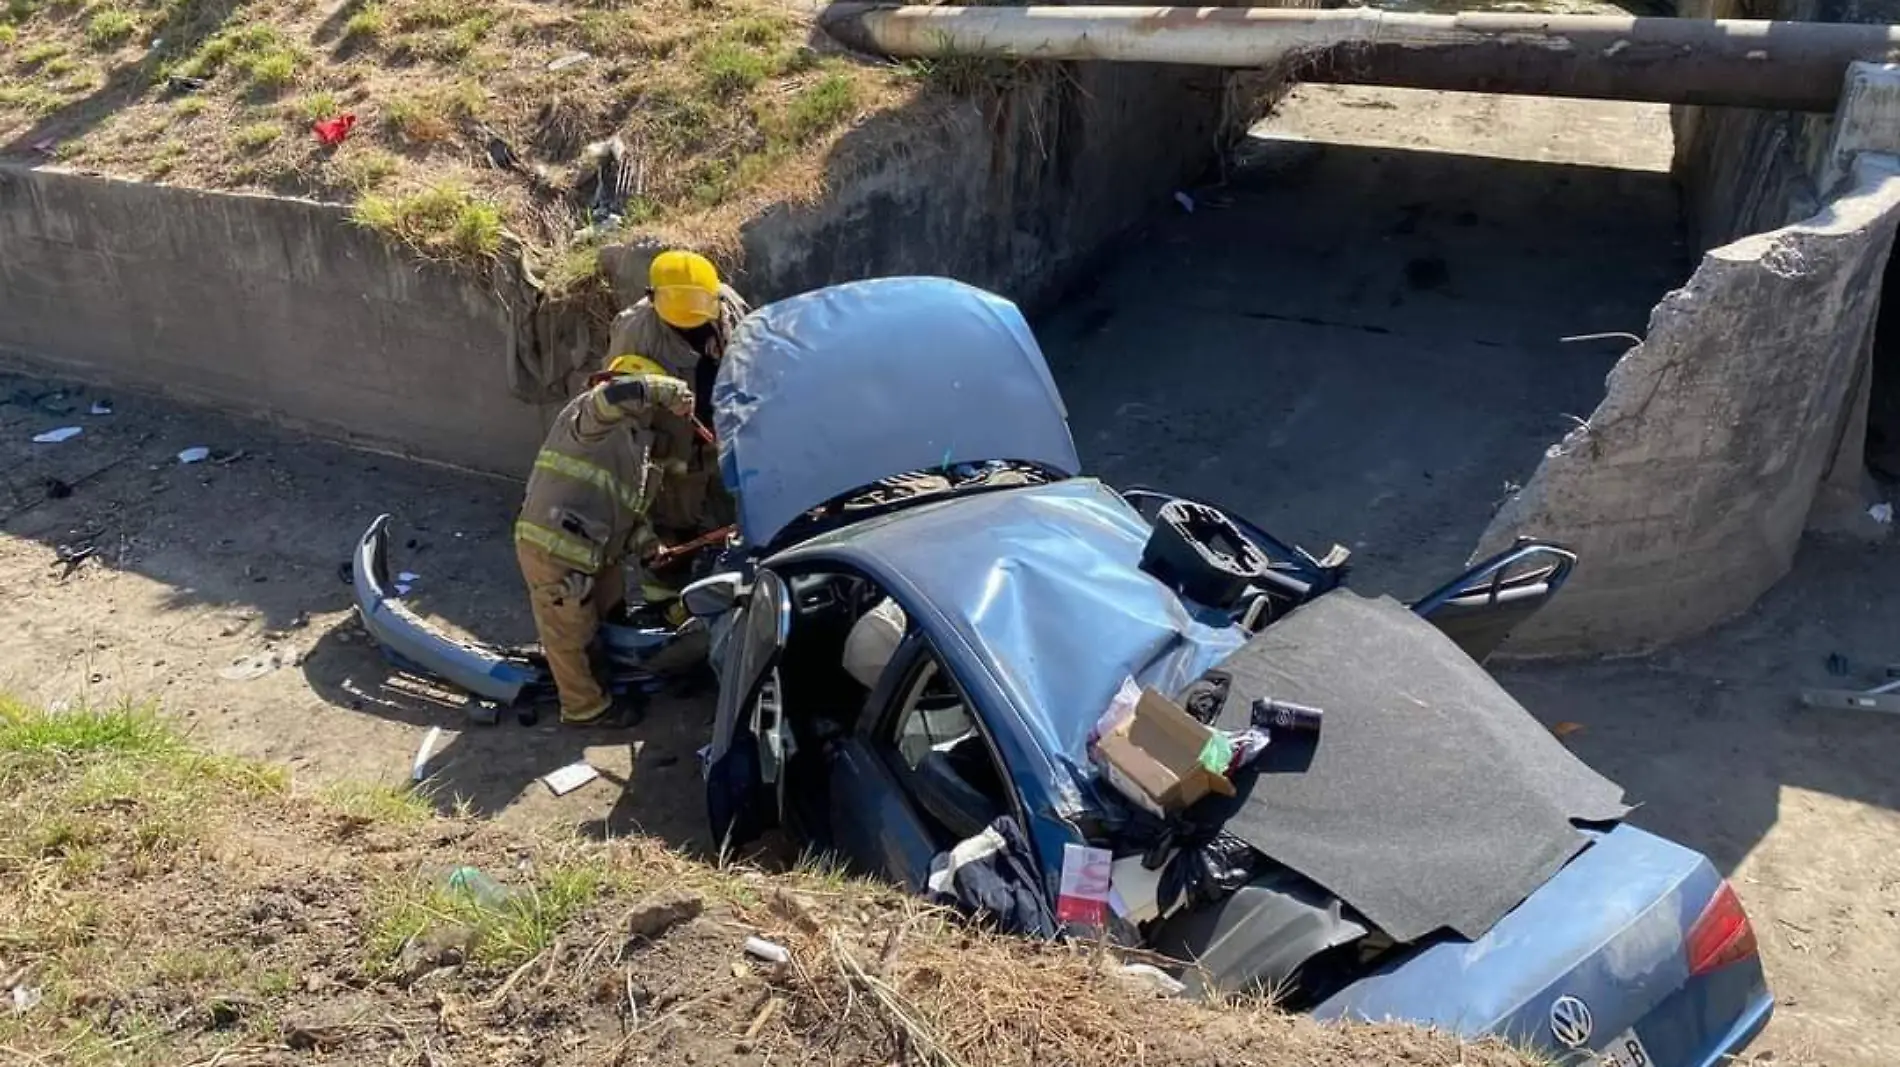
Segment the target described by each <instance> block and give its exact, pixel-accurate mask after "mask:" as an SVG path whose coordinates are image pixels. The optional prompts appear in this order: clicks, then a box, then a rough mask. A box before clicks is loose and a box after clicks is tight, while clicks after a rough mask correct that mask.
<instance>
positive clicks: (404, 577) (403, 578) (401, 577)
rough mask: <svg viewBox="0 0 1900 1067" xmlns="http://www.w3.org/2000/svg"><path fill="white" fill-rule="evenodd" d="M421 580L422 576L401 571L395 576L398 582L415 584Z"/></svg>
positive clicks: (413, 572) (412, 572)
mask: <svg viewBox="0 0 1900 1067" xmlns="http://www.w3.org/2000/svg"><path fill="white" fill-rule="evenodd" d="M421 578H422V575H420V574H417V573H416V572H415V571H402V572H400V573H398V574H397V575H396V580H397V581H399V582H415V581H419V580H421Z"/></svg>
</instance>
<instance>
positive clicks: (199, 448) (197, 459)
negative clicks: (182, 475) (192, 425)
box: [178, 445, 211, 463]
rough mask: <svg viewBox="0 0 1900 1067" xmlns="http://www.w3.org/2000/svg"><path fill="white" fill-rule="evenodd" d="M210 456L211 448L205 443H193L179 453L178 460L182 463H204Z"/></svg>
mask: <svg viewBox="0 0 1900 1067" xmlns="http://www.w3.org/2000/svg"><path fill="white" fill-rule="evenodd" d="M210 458H211V450H210V449H209V448H206V447H205V446H203V445H193V446H192V447H190V448H187V449H185V450H184V451H183V452H180V453H178V462H180V463H203V462H204V461H205V460H207V459H210Z"/></svg>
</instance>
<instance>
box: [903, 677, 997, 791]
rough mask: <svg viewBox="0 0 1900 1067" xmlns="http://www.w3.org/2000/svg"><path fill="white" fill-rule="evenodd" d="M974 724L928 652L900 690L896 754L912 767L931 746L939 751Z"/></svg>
mask: <svg viewBox="0 0 1900 1067" xmlns="http://www.w3.org/2000/svg"><path fill="white" fill-rule="evenodd" d="M975 733H976V726H975V724H974V723H972V722H971V721H970V713H969V711H968V709H966V708H965V707H964V706H963V697H962V696H961V695H960V694H959V693H958V692H957V690H956V687H955V686H953V685H951V684H950V681H949V679H948V678H947V677H945V676H944V673H943V668H942V667H940V666H939V665H938V663H937V660H936V657H934V656H928V657H926V660H925V662H924V664H923V666H922V668H921V669H920V670H919V671H918V673H917V677H915V678H913V679H912V680H911V684H910V687H909V688H908V689H906V690H905V692H904V701H903V704H902V706H901V710H899V712H898V715H897V730H896V736H895V738H894V739H893V740H894V741H895V742H896V745H897V754H898V756H899V757H900V758H902V759H903V761H904V766H906V767H908V768H910V769H911V770H913V771H914V770H916V769H917V765H918V764H919V763H922V762H923V759H924V757H925V756H926V755H928V754H929V753H930V751H931V750H932V749H936V750H937V751H943V750H944V749H946V748H949V747H952V746H954V745H956V744H957V743H958V742H960V741H962V740H964V739H965V738H969V737H972V736H974V735H975Z"/></svg>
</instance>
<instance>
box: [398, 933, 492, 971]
mask: <svg viewBox="0 0 1900 1067" xmlns="http://www.w3.org/2000/svg"><path fill="white" fill-rule="evenodd" d="M475 941H476V934H475V931H474V930H473V929H470V928H469V927H466V926H461V925H449V926H432V927H430V928H428V929H427V930H424V931H422V932H421V933H419V934H417V935H415V936H414V937H411V938H410V939H409V940H408V941H407V942H405V943H404V944H403V946H402V974H403V977H404V978H406V979H408V980H409V981H411V982H414V981H416V980H417V979H419V978H421V977H423V976H424V975H426V974H428V973H430V972H431V971H439V970H441V969H443V968H445V967H459V966H461V965H462V964H463V963H465V962H467V960H468V956H469V953H471V952H473V951H474V950H475Z"/></svg>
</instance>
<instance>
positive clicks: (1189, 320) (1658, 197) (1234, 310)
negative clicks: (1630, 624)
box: [1042, 85, 1689, 596]
mask: <svg viewBox="0 0 1900 1067" xmlns="http://www.w3.org/2000/svg"><path fill="white" fill-rule="evenodd" d="M1670 157H1671V134H1670V128H1669V116H1668V109H1667V108H1666V107H1664V106H1661V105H1651V104H1630V103H1606V102H1594V101H1565V100H1553V99H1540V98H1531V97H1501V96H1484V95H1474V94H1456V93H1435V92H1420V91H1408V90H1394V89H1379V88H1365V87H1334V86H1318V85H1308V86H1302V87H1300V88H1299V89H1297V90H1296V91H1295V92H1294V94H1293V95H1292V96H1291V97H1290V98H1289V99H1288V100H1286V101H1285V102H1284V103H1283V104H1282V105H1281V106H1280V107H1279V109H1278V110H1277V112H1276V113H1275V114H1274V115H1273V116H1271V117H1269V118H1268V119H1266V120H1265V121H1264V122H1262V123H1260V124H1259V125H1257V126H1256V127H1255V128H1254V130H1253V131H1252V133H1251V135H1250V136H1249V138H1248V139H1247V140H1246V141H1245V142H1244V143H1243V144H1242V145H1241V147H1240V151H1239V153H1238V157H1237V159H1236V161H1235V163H1234V166H1233V169H1232V170H1231V171H1230V172H1229V175H1228V180H1227V181H1226V182H1225V183H1224V184H1220V185H1217V186H1214V187H1211V188H1206V189H1201V190H1197V191H1194V192H1192V193H1191V195H1190V198H1189V201H1190V202H1191V203H1192V204H1193V206H1194V210H1193V212H1192V213H1191V214H1190V213H1188V212H1187V211H1186V210H1185V209H1175V210H1173V211H1171V212H1170V213H1169V214H1168V215H1166V216H1163V217H1161V218H1158V219H1156V220H1155V221H1153V222H1152V224H1151V225H1150V226H1149V227H1148V228H1147V229H1146V230H1145V231H1143V232H1142V233H1141V234H1140V235H1139V236H1137V237H1136V238H1135V239H1134V240H1133V241H1132V242H1131V243H1130V244H1129V245H1128V246H1127V247H1126V249H1125V251H1123V252H1122V253H1121V254H1120V255H1119V256H1118V257H1117V258H1115V259H1114V260H1113V261H1112V262H1110V263H1108V264H1107V265H1106V266H1105V268H1104V269H1103V270H1102V271H1101V273H1100V274H1099V275H1098V276H1097V278H1096V280H1095V284H1094V286H1093V288H1092V291H1089V292H1087V293H1084V294H1082V295H1080V296H1078V297H1077V298H1075V299H1074V300H1072V301H1071V302H1070V304H1069V305H1068V306H1067V307H1066V308H1065V309H1063V310H1062V311H1061V312H1060V313H1059V314H1057V315H1055V316H1054V317H1053V319H1052V321H1050V322H1048V323H1047V324H1045V326H1044V327H1043V330H1042V336H1043V339H1044V343H1045V346H1046V348H1047V349H1048V351H1049V353H1050V356H1051V358H1052V361H1053V365H1054V367H1055V373H1056V375H1057V378H1058V383H1059V384H1060V386H1061V388H1062V391H1063V395H1064V397H1065V398H1066V399H1067V400H1068V403H1069V406H1070V413H1071V418H1072V419H1073V423H1074V428H1075V434H1076V439H1077V442H1078V444H1079V446H1080V447H1081V449H1082V450H1083V458H1084V461H1085V463H1086V465H1087V466H1088V467H1089V468H1090V469H1092V470H1093V471H1095V472H1096V473H1098V474H1100V475H1101V476H1103V477H1104V478H1106V479H1108V480H1109V481H1111V482H1114V483H1116V484H1123V485H1127V484H1143V483H1145V484H1154V485H1163V486H1167V487H1170V488H1172V489H1175V490H1177V491H1180V492H1186V493H1189V494H1192V495H1195V496H1199V497H1202V498H1204V499H1209V500H1213V501H1217V502H1219V503H1222V504H1224V505H1226V506H1228V507H1230V508H1232V509H1234V510H1235V511H1237V512H1239V513H1241V514H1243V515H1245V516H1247V517H1248V518H1250V519H1252V520H1254V521H1255V522H1258V523H1260V524H1262V525H1264V526H1265V527H1267V528H1268V529H1269V530H1271V531H1273V532H1274V533H1276V534H1277V535H1278V536H1280V537H1282V538H1285V539H1289V540H1294V541H1298V542H1300V543H1301V544H1303V545H1304V546H1305V547H1307V548H1308V549H1309V550H1312V551H1315V552H1323V551H1325V549H1326V548H1327V547H1328V546H1329V545H1330V544H1332V543H1333V542H1339V543H1343V544H1345V545H1346V546H1348V547H1349V548H1351V549H1353V551H1354V567H1355V571H1354V578H1353V584H1354V586H1355V587H1356V588H1358V589H1360V590H1361V591H1379V592H1391V593H1394V594H1396V595H1400V596H1416V595H1419V594H1422V593H1424V592H1426V591H1427V590H1429V589H1430V588H1432V587H1434V586H1436V585H1438V584H1440V583H1441V582H1443V581H1445V580H1447V579H1449V578H1450V577H1451V576H1452V575H1454V574H1456V573H1457V572H1458V570H1459V569H1461V568H1462V566H1463V565H1464V564H1465V561H1466V559H1467V557H1468V556H1469V555H1470V553H1471V551H1472V548H1473V546H1474V545H1475V544H1476V543H1477V541H1478V538H1479V535H1480V534H1481V533H1482V532H1483V530H1484V528H1485V526H1486V524H1487V522H1489V520H1490V519H1491V516H1492V513H1493V510H1494V508H1496V507H1497V505H1498V504H1499V503H1500V502H1501V501H1503V500H1504V499H1506V498H1507V497H1508V496H1509V495H1510V494H1511V493H1512V492H1514V491H1515V490H1516V488H1517V487H1519V486H1521V485H1522V484H1524V483H1525V482H1526V481H1527V480H1528V479H1529V478H1530V476H1531V474H1532V472H1533V471H1534V470H1535V469H1536V467H1537V465H1538V462H1539V460H1540V459H1541V458H1542V456H1543V454H1544V451H1545V449H1546V447H1547V446H1549V445H1550V444H1551V443H1552V442H1554V441H1556V440H1558V439H1559V438H1561V437H1562V436H1563V435H1564V434H1565V433H1566V432H1567V431H1569V430H1571V429H1572V428H1573V427H1574V426H1576V425H1577V422H1578V421H1579V420H1584V419H1588V418H1589V416H1590V413H1591V411H1592V410H1593V409H1594V408H1595V407H1596V405H1597V403H1598V401H1599V400H1600V399H1601V398H1602V396H1603V382H1604V376H1605V374H1606V373H1607V372H1608V371H1609V370H1610V368H1611V367H1612V366H1613V365H1614V364H1615V362H1616V360H1617V358H1618V357H1619V356H1621V355H1622V354H1623V352H1624V350H1625V349H1627V348H1628V347H1629V342H1628V341H1627V340H1618V339H1616V338H1615V337H1614V336H1613V337H1611V338H1609V339H1605V340H1592V341H1587V342H1579V343H1571V344H1566V343H1564V342H1563V341H1562V338H1565V337H1567V336H1573V335H1578V334H1597V333H1604V332H1608V333H1611V334H1616V333H1619V332H1620V333H1640V332H1641V331H1642V330H1643V328H1644V323H1645V322H1646V321H1647V319H1648V317H1649V311H1650V307H1651V305H1652V304H1654V303H1655V301H1656V300H1657V298H1658V297H1660V296H1661V295H1662V294H1663V293H1664V292H1666V291H1668V290H1669V289H1670V288H1672V287H1673V286H1675V285H1677V284H1679V283H1680V282H1681V281H1682V280H1683V279H1684V278H1685V277H1686V276H1687V273H1688V262H1689V261H1688V259H1687V255H1686V248H1685V246H1684V244H1683V239H1682V236H1681V226H1680V218H1679V210H1678V202H1677V196H1676V192H1675V189H1674V187H1673V185H1672V183H1671V179H1670V175H1669V165H1670ZM1588 565H1589V561H1588V559H1587V558H1586V560H1585V562H1584V566H1585V567H1587V566H1588Z"/></svg>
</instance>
